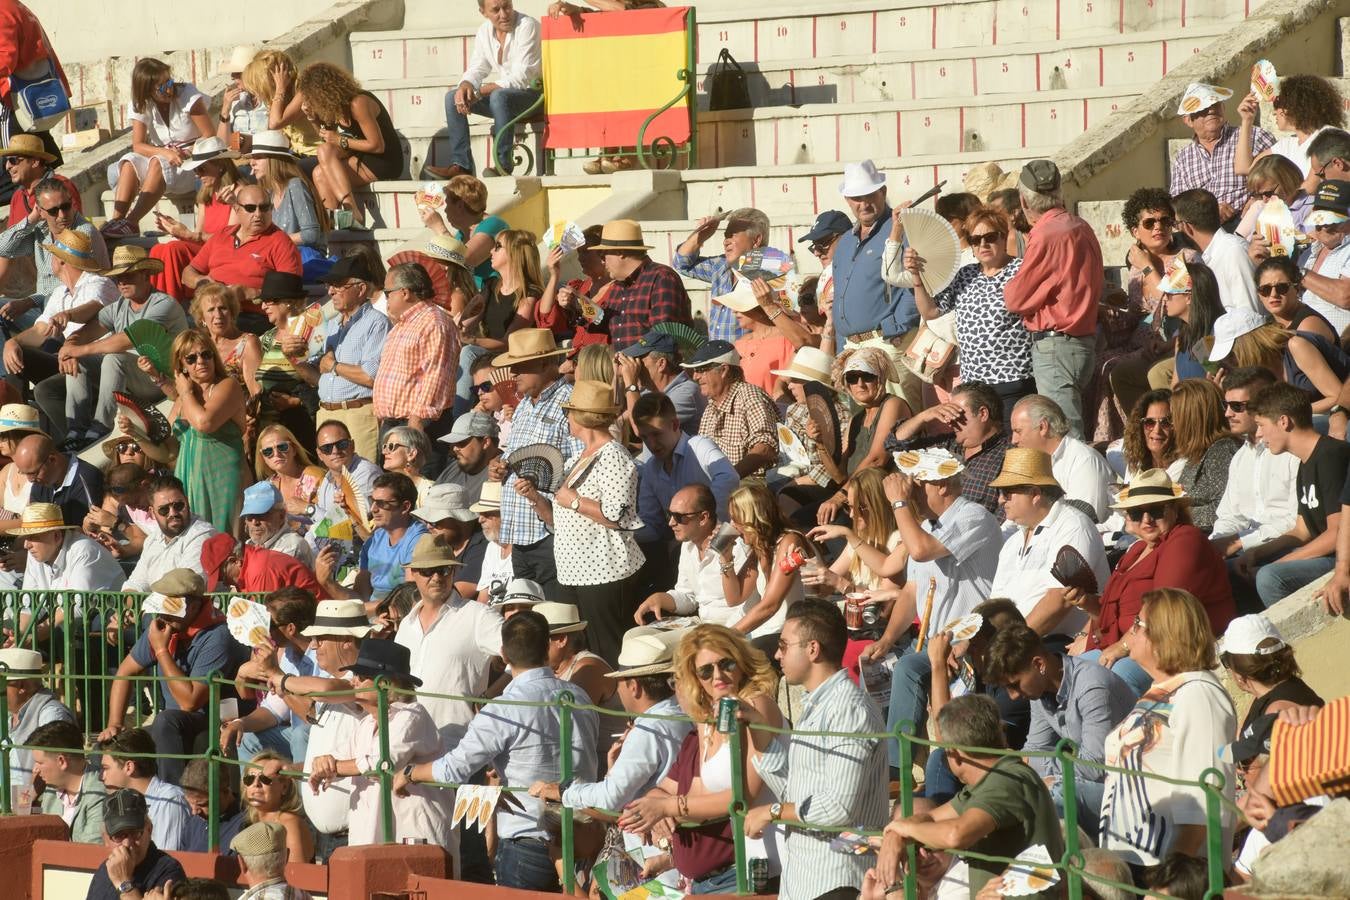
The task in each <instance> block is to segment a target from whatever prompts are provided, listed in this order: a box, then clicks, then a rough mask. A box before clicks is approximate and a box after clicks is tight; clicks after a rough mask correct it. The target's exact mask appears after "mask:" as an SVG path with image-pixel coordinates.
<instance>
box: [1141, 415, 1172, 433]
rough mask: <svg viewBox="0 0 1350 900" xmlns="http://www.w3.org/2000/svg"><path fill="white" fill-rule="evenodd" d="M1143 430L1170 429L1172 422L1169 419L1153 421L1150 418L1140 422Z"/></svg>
mask: <svg viewBox="0 0 1350 900" xmlns="http://www.w3.org/2000/svg"><path fill="white" fill-rule="evenodd" d="M1140 421H1141V422H1142V423H1143V425H1144V427H1145V428H1166V429H1168V430H1169V431H1170V430H1171V429H1172V420H1171V419H1169V418H1162V419H1154V418H1152V417H1150V418H1146V419H1141V420H1140Z"/></svg>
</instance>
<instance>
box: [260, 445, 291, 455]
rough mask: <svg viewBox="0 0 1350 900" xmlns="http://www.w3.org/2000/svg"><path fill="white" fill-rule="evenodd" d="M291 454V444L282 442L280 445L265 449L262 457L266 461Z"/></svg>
mask: <svg viewBox="0 0 1350 900" xmlns="http://www.w3.org/2000/svg"><path fill="white" fill-rule="evenodd" d="M290 452H291V442H290V441H282V442H281V443H279V444H273V445H272V446H271V447H264V448H263V451H262V455H263V458H264V459H271V458H272V457H274V456H285V455H286V454H287V453H290Z"/></svg>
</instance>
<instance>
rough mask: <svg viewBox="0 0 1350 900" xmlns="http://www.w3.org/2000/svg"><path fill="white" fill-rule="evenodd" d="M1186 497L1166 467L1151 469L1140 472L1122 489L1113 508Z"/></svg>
mask: <svg viewBox="0 0 1350 900" xmlns="http://www.w3.org/2000/svg"><path fill="white" fill-rule="evenodd" d="M1184 499H1186V492H1185V491H1183V490H1182V489H1181V485H1179V484H1177V483H1175V482H1174V481H1172V478H1171V476H1170V475H1168V474H1167V472H1166V470H1164V469H1149V470H1147V471H1144V472H1140V473H1139V474H1138V475H1136V476H1134V478H1133V479H1132V480H1131V481H1130V483H1129V484H1128V485H1127V486H1126V487H1124V488H1122V489H1121V491H1120V493H1119V494H1118V495H1117V496H1116V502H1115V503H1112V504H1111V508H1112V509H1132V508H1134V507H1136V506H1152V505H1153V504H1154V503H1169V502H1171V501H1173V500H1184Z"/></svg>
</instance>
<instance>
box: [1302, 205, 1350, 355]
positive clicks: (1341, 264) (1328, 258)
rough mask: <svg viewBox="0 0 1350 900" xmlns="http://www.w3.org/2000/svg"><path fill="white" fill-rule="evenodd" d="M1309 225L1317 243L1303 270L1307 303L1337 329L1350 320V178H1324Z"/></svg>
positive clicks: (1303, 263) (1310, 250) (1309, 254)
mask: <svg viewBox="0 0 1350 900" xmlns="http://www.w3.org/2000/svg"><path fill="white" fill-rule="evenodd" d="M1308 218H1309V220H1311V222H1313V223H1316V224H1315V225H1313V224H1310V225H1309V226H1308V230H1309V232H1310V233H1311V234H1312V236H1313V238H1314V243H1313V245H1312V247H1311V248H1310V249H1309V251H1308V254H1307V256H1306V257H1304V258H1303V259H1302V260H1301V261H1300V263H1299V267H1300V268H1301V269H1303V287H1304V288H1305V289H1306V290H1305V292H1304V295H1303V302H1304V303H1305V304H1306V305H1308V306H1310V307H1312V308H1313V309H1315V310H1317V311H1318V312H1320V313H1322V314H1323V315H1325V316H1326V317H1327V320H1328V321H1329V322H1331V326H1332V327H1333V328H1342V329H1343V328H1344V327H1345V326H1344V324H1343V323H1344V322H1346V321H1347V320H1350V313H1347V312H1346V310H1347V309H1350V240H1347V239H1346V235H1347V234H1350V181H1323V182H1322V184H1321V185H1320V186H1319V187H1318V188H1317V193H1316V194H1315V195H1314V196H1313V211H1312V212H1310V213H1308Z"/></svg>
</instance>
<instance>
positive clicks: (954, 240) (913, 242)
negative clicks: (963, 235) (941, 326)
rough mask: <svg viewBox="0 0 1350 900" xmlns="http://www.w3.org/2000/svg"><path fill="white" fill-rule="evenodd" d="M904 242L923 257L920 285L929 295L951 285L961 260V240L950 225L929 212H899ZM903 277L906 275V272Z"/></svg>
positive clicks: (920, 210) (912, 210) (924, 210)
mask: <svg viewBox="0 0 1350 900" xmlns="http://www.w3.org/2000/svg"><path fill="white" fill-rule="evenodd" d="M900 224H901V225H903V226H904V228H905V240H907V241H908V242H909V246H911V247H913V248H914V250H915V252H916V253H918V254H919V256H921V257H923V274H922V275H921V276H920V277H921V278H922V279H923V286H924V289H925V290H926V291H928V294H929V296H936V295H937V293H938V292H939V291H941V290H942V289H943V288H945V287H946V286H947V285H949V284H951V281H952V277H953V276H955V275H956V269H957V266H958V264H959V263H960V261H961V239H960V238H958V237H957V236H956V229H954V228H952V226H951V223H950V222H948V221H947V220H946V219H944V218H942V216H939V215H938V214H937V213H935V212H933V211H932V210H928V209H914V208H913V207H911V208H909V209H907V210H905V211H904V212H902V213H900ZM905 274H906V275H908V274H909V273H908V272H906V273H905Z"/></svg>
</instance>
